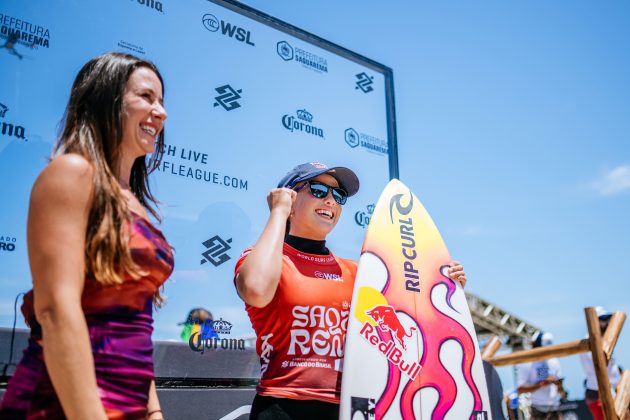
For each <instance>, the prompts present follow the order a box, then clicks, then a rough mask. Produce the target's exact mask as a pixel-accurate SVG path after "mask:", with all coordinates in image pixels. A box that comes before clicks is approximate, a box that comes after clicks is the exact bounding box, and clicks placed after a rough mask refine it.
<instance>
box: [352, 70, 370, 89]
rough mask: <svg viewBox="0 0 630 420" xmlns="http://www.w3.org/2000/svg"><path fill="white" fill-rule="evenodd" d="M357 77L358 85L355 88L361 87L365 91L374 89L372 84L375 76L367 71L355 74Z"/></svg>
mask: <svg viewBox="0 0 630 420" xmlns="http://www.w3.org/2000/svg"><path fill="white" fill-rule="evenodd" d="M355 77H356V78H357V85H356V86H355V89H361V91H363V93H368V92H372V91H373V90H374V88H373V87H372V84H373V83H374V76H368V74H367V73H365V72H363V73H359V74H357V75H355Z"/></svg>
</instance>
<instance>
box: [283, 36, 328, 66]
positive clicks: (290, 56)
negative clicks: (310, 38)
mask: <svg viewBox="0 0 630 420" xmlns="http://www.w3.org/2000/svg"><path fill="white" fill-rule="evenodd" d="M276 52H277V53H278V55H279V56H280V58H282V59H283V60H284V61H292V60H293V61H297V62H298V63H300V64H302V65H303V66H304V67H306V68H309V69H311V70H315V71H316V72H318V73H328V61H327V60H326V59H325V58H323V57H320V56H318V55H316V54H313V53H312V52H309V51H306V50H303V49H301V48H298V47H293V46H291V44H289V43H288V42H287V41H280V42H278V43H277V44H276Z"/></svg>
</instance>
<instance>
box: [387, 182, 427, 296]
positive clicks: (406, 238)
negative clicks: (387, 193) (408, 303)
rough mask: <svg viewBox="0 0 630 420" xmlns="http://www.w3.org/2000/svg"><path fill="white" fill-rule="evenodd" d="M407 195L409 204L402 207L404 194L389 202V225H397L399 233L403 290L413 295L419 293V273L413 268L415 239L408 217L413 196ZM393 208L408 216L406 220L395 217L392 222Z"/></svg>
mask: <svg viewBox="0 0 630 420" xmlns="http://www.w3.org/2000/svg"><path fill="white" fill-rule="evenodd" d="M408 193H409V203H407V205H403V204H402V203H401V200H402V198H403V197H404V194H396V195H394V196H393V197H392V198H391V200H389V217H390V220H391V223H392V224H394V223H398V229H399V232H400V249H401V253H402V255H403V256H404V257H405V262H403V272H404V273H405V274H404V275H405V290H407V291H409V292H414V293H420V272H419V267H418V268H416V267H415V266H414V261H415V259H416V258H417V257H418V251H417V250H416V239H415V234H414V229H413V225H414V223H413V218H412V217H411V216H410V215H409V213H411V210H413V194H412V193H411V191H408ZM394 207H396V211H397V213H398V214H399V215H400V216H408V217H407V218H402V217H397V218H396V219H397V220H396V221H394Z"/></svg>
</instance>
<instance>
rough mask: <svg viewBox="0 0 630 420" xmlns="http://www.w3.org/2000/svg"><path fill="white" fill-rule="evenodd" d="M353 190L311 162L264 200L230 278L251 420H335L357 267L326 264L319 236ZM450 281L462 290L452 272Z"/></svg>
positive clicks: (459, 275)
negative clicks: (249, 351)
mask: <svg viewBox="0 0 630 420" xmlns="http://www.w3.org/2000/svg"><path fill="white" fill-rule="evenodd" d="M358 190H359V180H358V178H357V176H356V175H355V173H354V172H353V171H352V170H350V169H348V168H344V167H332V168H331V167H328V166H326V165H324V164H322V163H317V162H315V163H304V164H301V165H298V166H296V167H295V168H293V169H292V170H291V171H290V172H289V173H287V174H286V175H285V177H284V178H282V180H280V182H279V184H278V187H277V188H275V189H273V190H271V192H270V193H269V194H268V196H267V203H268V205H269V209H270V214H269V219H268V221H267V224H266V226H265V228H264V229H263V232H262V234H261V235H260V237H259V238H258V241H257V242H256V244H255V245H254V246H253V247H251V248H248V249H246V250H245V251H244V252H243V253H242V254H241V257H240V258H239V260H238V262H237V264H236V269H235V284H236V289H237V291H238V294H239V296H240V297H241V298H242V299H243V301H244V302H245V307H246V310H247V313H248V315H249V317H250V320H251V322H252V326H253V328H254V331H255V332H256V336H257V339H256V350H257V352H258V354H259V356H260V360H261V373H262V375H261V379H260V382H259V384H258V387H257V395H256V397H255V399H254V402H253V405H252V409H251V414H250V419H261V420H264V419H300V420H304V419H338V418H339V397H340V390H341V370H342V364H341V362H342V360H343V346H344V338H345V332H346V327H347V323H348V314H349V310H350V299H351V298H352V289H353V285H354V278H355V276H356V271H357V264H356V262H354V261H350V260H346V259H343V258H340V257H337V256H336V255H334V254H333V253H332V252H331V251H330V250H329V249H328V247H327V246H326V237H327V235H328V234H329V233H330V232H331V231H332V230H333V229H334V228H335V226H336V225H337V222H338V221H339V218H340V217H341V213H342V209H343V205H344V204H345V203H346V200H347V199H348V197H351V196H353V195H354V194H356V193H357V191H358ZM450 277H451V278H452V279H454V280H456V281H459V282H460V284H462V286H463V284H464V283H465V282H466V275H465V273H464V271H463V267H462V266H461V265H459V263H455V262H453V263H451V268H450Z"/></svg>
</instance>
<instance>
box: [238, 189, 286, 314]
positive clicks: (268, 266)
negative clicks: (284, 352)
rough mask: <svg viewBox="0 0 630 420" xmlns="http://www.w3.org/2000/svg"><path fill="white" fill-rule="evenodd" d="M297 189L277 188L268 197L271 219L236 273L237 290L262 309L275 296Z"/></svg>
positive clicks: (250, 303) (242, 296)
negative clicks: (289, 219) (287, 224)
mask: <svg viewBox="0 0 630 420" xmlns="http://www.w3.org/2000/svg"><path fill="white" fill-rule="evenodd" d="M295 196H296V192H295V191H293V190H290V189H288V188H276V189H273V190H271V192H270V193H269V195H268V196H267V203H268V204H269V210H270V213H269V219H268V220H267V224H266V225H265V228H264V229H263V232H262V234H261V235H260V237H259V238H258V241H256V245H255V246H254V249H253V250H252V252H251V253H250V254H249V255H248V256H247V257H246V258H245V261H244V262H243V264H242V265H241V268H240V269H239V271H238V274H237V276H236V289H237V290H238V294H239V295H240V296H241V298H242V299H243V300H244V301H245V302H246V303H247V304H249V305H252V306H255V307H258V308H262V307H264V306H266V305H267V304H268V303H269V302H271V300H272V299H273V296H274V294H275V293H276V288H277V287H278V282H279V281H280V273H281V270H282V246H283V243H284V235H285V229H286V223H287V219H288V217H289V214H290V213H291V206H292V205H293V202H294V201H295Z"/></svg>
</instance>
